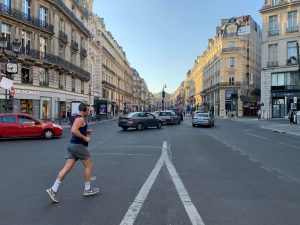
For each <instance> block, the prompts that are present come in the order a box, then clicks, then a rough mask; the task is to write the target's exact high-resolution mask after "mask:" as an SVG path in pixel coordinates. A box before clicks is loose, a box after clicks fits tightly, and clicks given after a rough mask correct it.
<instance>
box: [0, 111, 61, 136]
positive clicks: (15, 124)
mask: <svg viewBox="0 0 300 225" xmlns="http://www.w3.org/2000/svg"><path fill="white" fill-rule="evenodd" d="M61 135H62V127H61V126H59V125H57V124H54V123H51V122H42V121H39V120H37V119H34V118H32V117H31V116H29V115H28V114H23V113H5V114H0V138H15V137H44V138H46V139H51V138H53V137H58V136H61Z"/></svg>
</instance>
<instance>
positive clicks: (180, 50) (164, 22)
mask: <svg viewBox="0 0 300 225" xmlns="http://www.w3.org/2000/svg"><path fill="white" fill-rule="evenodd" d="M263 3H264V0H252V1H249V0H215V1H204V0H94V7H93V10H94V12H95V13H96V14H97V15H98V16H100V17H103V18H104V22H105V25H106V29H107V30H108V31H110V32H111V33H112V35H113V36H114V38H115V39H116V40H117V42H118V43H119V45H120V46H122V47H123V49H124V51H125V52H126V57H127V59H128V60H129V62H130V66H131V67H133V68H135V69H136V70H137V71H138V72H139V74H140V76H141V77H142V78H144V79H145V81H146V83H147V85H148V88H149V91H151V92H152V93H158V92H160V91H161V90H162V87H163V85H164V84H167V89H166V91H167V92H168V93H173V92H174V91H175V90H176V89H177V88H178V87H179V85H180V83H181V82H182V81H183V80H185V77H186V74H187V71H188V70H189V69H191V68H192V66H193V64H194V60H195V59H196V58H197V56H199V55H200V54H201V53H202V52H203V51H204V50H205V48H206V47H207V42H208V39H209V38H211V37H213V36H214V35H215V30H216V27H217V26H218V25H219V24H220V21H221V19H227V18H231V17H233V16H242V15H251V16H252V17H253V18H254V20H255V21H256V22H257V23H258V24H259V25H260V27H261V16H260V14H259V12H258V10H259V9H261V7H262V6H263Z"/></svg>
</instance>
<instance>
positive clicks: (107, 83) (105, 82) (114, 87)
mask: <svg viewBox="0 0 300 225" xmlns="http://www.w3.org/2000/svg"><path fill="white" fill-rule="evenodd" d="M102 84H103V85H105V86H107V87H110V88H113V89H117V87H116V86H115V85H113V84H111V83H109V82H108V81H106V80H102Z"/></svg>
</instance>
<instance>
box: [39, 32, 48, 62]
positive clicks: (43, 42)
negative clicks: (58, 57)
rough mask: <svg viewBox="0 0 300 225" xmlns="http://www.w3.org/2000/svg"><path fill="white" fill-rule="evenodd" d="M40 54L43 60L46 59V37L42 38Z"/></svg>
mask: <svg viewBox="0 0 300 225" xmlns="http://www.w3.org/2000/svg"><path fill="white" fill-rule="evenodd" d="M40 52H41V58H45V56H46V53H47V39H46V38H44V37H40Z"/></svg>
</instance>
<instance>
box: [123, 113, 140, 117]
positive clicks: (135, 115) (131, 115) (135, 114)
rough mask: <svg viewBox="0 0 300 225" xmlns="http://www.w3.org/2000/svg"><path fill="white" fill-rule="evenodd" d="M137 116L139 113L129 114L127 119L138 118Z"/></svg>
mask: <svg viewBox="0 0 300 225" xmlns="http://www.w3.org/2000/svg"><path fill="white" fill-rule="evenodd" d="M137 115H138V113H137V112H131V113H129V114H127V115H126V117H128V118H132V117H137Z"/></svg>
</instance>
